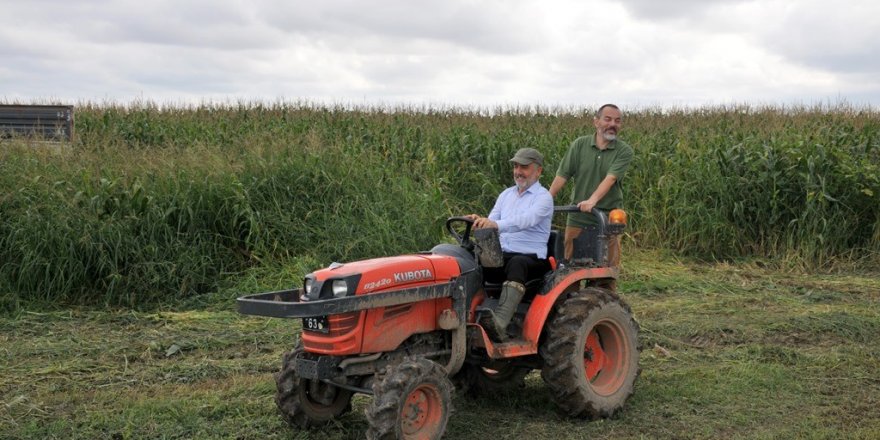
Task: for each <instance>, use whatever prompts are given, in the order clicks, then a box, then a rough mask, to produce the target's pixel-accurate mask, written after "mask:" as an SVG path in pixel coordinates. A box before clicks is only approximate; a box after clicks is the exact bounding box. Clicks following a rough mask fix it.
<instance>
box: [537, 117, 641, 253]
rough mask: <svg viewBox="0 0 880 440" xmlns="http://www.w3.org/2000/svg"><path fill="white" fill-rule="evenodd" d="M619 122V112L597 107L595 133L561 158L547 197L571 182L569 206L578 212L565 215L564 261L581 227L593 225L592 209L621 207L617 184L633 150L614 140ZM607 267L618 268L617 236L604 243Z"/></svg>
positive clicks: (621, 192)
mask: <svg viewBox="0 0 880 440" xmlns="http://www.w3.org/2000/svg"><path fill="white" fill-rule="evenodd" d="M621 122H622V115H621V112H620V109H619V108H618V107H617V106H616V105H614V104H605V105H603V106H602V107H599V110H598V111H597V112H596V115H595V116H594V117H593V126H595V127H596V133H595V134H594V135H592V136H582V137H579V138H577V139H575V141H574V142H572V143H571V146H570V147H569V148H568V151H567V152H566V153H565V156H564V157H563V158H562V163H560V164H559V169H558V170H557V171H556V177H555V178H554V179H553V183H551V184H550V194H551V195H552V196H553V197H556V194H557V193H558V192H559V190H560V189H562V187H563V186H565V182H567V181H568V180H569V179H573V180H574V190H573V191H572V199H571V200H572V204H577V205H578V207H579V208H580V210H581V212H579V213H573V214H569V216H568V221H567V222H566V227H565V259H566V260H569V259H571V257H572V254H573V253H574V240H575V239H576V238H577V237H578V236H580V234H581V232H583V230H584V228H586V227H587V226H588V225H590V224H596V223H597V222H596V219H595V217H594V216H593V215H589V214H586V213H589V212H590V211H592V209H593V208H599V209H601V210H603V211H610V210H612V209H615V208H622V207H623V190H622V189H621V185H620V182H621V180H622V179H623V175H624V174H625V173H626V170H627V168H629V163H630V162H631V161H632V157H633V149H632V147H630V146H629V145H628V144H627V143H625V142H623V141H622V140H620V139H618V138H617V134H618V132H619V131H620V125H621ZM608 260H609V261H608V265H609V266H612V267H616V266H618V265H620V236H619V235H618V236H616V239H614V240H609V242H608Z"/></svg>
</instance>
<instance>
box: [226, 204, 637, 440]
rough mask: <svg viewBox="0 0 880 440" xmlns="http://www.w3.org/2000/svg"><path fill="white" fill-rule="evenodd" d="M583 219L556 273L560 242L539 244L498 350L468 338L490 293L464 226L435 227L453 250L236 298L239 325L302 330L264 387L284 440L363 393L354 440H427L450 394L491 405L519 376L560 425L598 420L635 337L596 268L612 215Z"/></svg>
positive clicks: (627, 314)
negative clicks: (272, 385)
mask: <svg viewBox="0 0 880 440" xmlns="http://www.w3.org/2000/svg"><path fill="white" fill-rule="evenodd" d="M574 210H577V207H576V206H564V207H556V211H574ZM593 213H594V215H595V217H596V218H597V220H598V225H597V226H595V227H591V228H588V229H587V231H586V233H584V234H581V237H579V239H578V240H577V241H576V243H575V254H574V256H573V258H571V259H570V261H562V258H561V257H562V243H561V242H562V237H557V234H556V232H555V231H554V232H552V233H551V236H550V240H549V243H548V260H549V261H550V266H551V270H550V272H548V273H547V274H546V275H545V276H544V277H542V278H540V279H535V280H531V281H529V282H528V283H527V284H526V296H525V297H524V299H523V301H522V302H521V303H520V305H519V308H518V310H517V312H516V315H515V316H514V318H513V319H512V321H511V323H510V325H509V326H508V328H507V332H508V335H510V337H509V338H508V339H506V340H505V341H504V342H493V341H492V340H491V339H490V338H489V337H488V335H487V334H486V332H485V331H484V330H483V328H482V327H480V325H479V324H478V316H477V315H478V314H479V312H478V311H477V308H478V307H480V306H489V307H491V306H492V305H493V304H494V303H495V302H496V301H497V299H496V298H497V296H498V294H499V292H500V290H501V285H500V284H492V283H487V282H484V280H483V269H482V267H481V266H480V264H479V261H480V258H479V256H480V250H481V249H480V246H476V245H475V242H474V240H473V237H472V234H471V232H472V231H471V229H472V221H471V220H469V219H468V218H466V217H453V218H450V219H448V220H447V222H446V229H447V230H448V231H449V233H450V234H451V235H452V236H453V237H454V238H455V240H456V241H457V244H440V245H437V246H435V247H434V248H433V249H431V250H430V251H428V252H421V253H417V254H412V255H402V256H395V257H386V258H376V259H370V260H364V261H356V262H352V263H344V264H339V263H333V264H331V265H330V266H329V267H327V268H325V269H321V270H317V271H315V272H312V273H310V274H308V275H306V276H305V279H304V281H303V287H302V288H298V289H293V290H284V291H278V292H269V293H261V294H255V295H248V296H243V297H241V298H238V310H239V312H240V313H243V314H248V315H259V316H272V317H279V318H299V319H301V320H302V333H301V335H300V338H299V341H298V342H297V344H296V345H295V347H294V348H293V350H292V351H290V352H288V353H286V354H284V356H283V362H282V365H281V371H279V372H278V373H276V374H275V381H276V385H277V389H278V391H277V394H276V396H275V401H276V403H277V404H278V408H279V410H280V412H281V415H282V417H283V418H284V419H285V420H286V421H287V422H288V423H289V424H290V425H291V426H292V427H294V428H295V429H304V428H309V427H312V426H317V425H321V424H325V423H327V422H329V421H331V420H332V419H334V418H335V417H338V416H340V415H341V414H343V413H345V412H346V411H349V410H350V409H351V399H352V395H353V394H354V393H363V394H367V395H372V396H373V399H372V402H371V403H370V404H369V405H368V408H367V409H366V411H365V412H366V419H367V422H368V425H369V428H368V431H367V438H371V439H394V438H403V439H428V438H430V439H437V438H440V437H441V436H442V435H443V433H444V431H445V430H446V425H447V421H448V420H449V414H450V410H451V407H452V402H451V400H452V394H453V391H454V386H453V383H456V384H457V385H459V386H461V387H464V388H466V389H467V390H468V391H469V392H470V393H481V392H492V391H495V390H497V389H498V388H499V387H502V386H507V385H509V384H519V383H522V381H523V378H524V377H525V375H526V374H527V373H528V372H530V371H531V370H533V369H539V370H541V377H542V378H543V380H544V382H546V384H547V385H548V386H549V387H550V389H551V390H552V393H551V395H552V396H553V399H554V400H555V401H556V403H557V404H558V405H559V407H561V409H562V411H563V412H564V413H565V414H567V415H569V416H572V417H582V418H587V419H593V418H599V417H610V416H612V415H613V414H615V413H616V412H618V411H619V410H620V409H621V408H622V407H623V405H624V403H625V402H626V400H627V398H628V397H629V396H630V395H631V394H632V392H633V385H634V383H635V380H636V377H637V376H638V372H639V365H638V358H639V347H638V342H637V338H638V330H639V326H638V324H637V323H636V321H635V320H634V319H633V316H632V313H631V311H630V308H629V306H627V305H626V304H625V303H624V302H623V301H621V299H620V298H619V297H618V295H617V293H616V292H614V291H611V290H609V288H608V286H613V283H610V282H611V281H613V280H615V279H616V278H617V276H618V268H616V267H608V264H607V257H608V255H607V254H608V245H607V242H608V240H609V239H614V237H613V236H614V235H618V234H620V233H622V231H623V229H624V227H625V224H626V214H625V213H624V212H623V211H621V210H614V211H611V213H610V214H609V215H606V214H605V213H603V212H601V211H599V210H597V209H594V210H593ZM557 259H558V260H560V261H559V262H558V263H557ZM603 286H604V287H603Z"/></svg>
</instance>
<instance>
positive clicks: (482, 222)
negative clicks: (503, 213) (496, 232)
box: [465, 214, 498, 229]
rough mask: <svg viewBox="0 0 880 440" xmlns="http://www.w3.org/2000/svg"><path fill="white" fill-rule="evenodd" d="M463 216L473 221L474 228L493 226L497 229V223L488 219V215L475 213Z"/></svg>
mask: <svg viewBox="0 0 880 440" xmlns="http://www.w3.org/2000/svg"><path fill="white" fill-rule="evenodd" d="M465 217H467V218H469V219H471V220H473V221H474V229H482V228H495V229H498V223H495V222H494V221H493V220H489V218H488V217H480V216H479V215H477V214H470V215H466V216H465Z"/></svg>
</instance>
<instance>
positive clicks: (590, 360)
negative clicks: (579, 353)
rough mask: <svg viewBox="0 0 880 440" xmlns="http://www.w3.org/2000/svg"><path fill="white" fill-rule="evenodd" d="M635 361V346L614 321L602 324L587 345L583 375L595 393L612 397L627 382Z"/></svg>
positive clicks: (594, 328) (591, 332) (588, 336)
mask: <svg viewBox="0 0 880 440" xmlns="http://www.w3.org/2000/svg"><path fill="white" fill-rule="evenodd" d="M630 362H632V347H630V345H629V342H628V341H627V339H626V333H625V332H624V331H623V328H621V327H620V325H618V324H617V323H616V322H614V321H600V322H598V323H597V324H596V326H595V327H593V328H592V329H591V330H590V332H589V333H588V334H587V341H586V342H585V343H584V373H585V374H586V377H587V381H588V382H589V383H590V387H592V389H593V391H595V392H596V393H597V394H600V395H605V396H607V395H611V394H613V393H614V392H616V391H617V390H618V389H619V388H620V387H621V386H622V385H623V382H624V380H626V372H627V371H629V367H630V365H629V364H630Z"/></svg>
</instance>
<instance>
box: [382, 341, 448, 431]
mask: <svg viewBox="0 0 880 440" xmlns="http://www.w3.org/2000/svg"><path fill="white" fill-rule="evenodd" d="M452 389H453V387H452V382H450V381H449V378H447V377H446V370H444V369H443V367H441V366H440V365H439V364H437V363H435V362H432V361H430V360H428V359H424V358H410V359H406V360H404V361H403V362H401V363H399V364H396V365H391V366H389V367H388V368H387V369H386V370H385V374H384V375H383V377H382V378H380V379H378V380H376V381H375V382H374V383H373V402H372V403H371V404H370V406H369V407H367V410H366V416H367V422H368V423H369V429H368V430H367V438H368V439H371V440H380V439H381V440H390V439H439V438H440V437H442V436H443V433H444V432H445V431H446V424H447V422H448V421H449V413H450V412H451V411H452Z"/></svg>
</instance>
